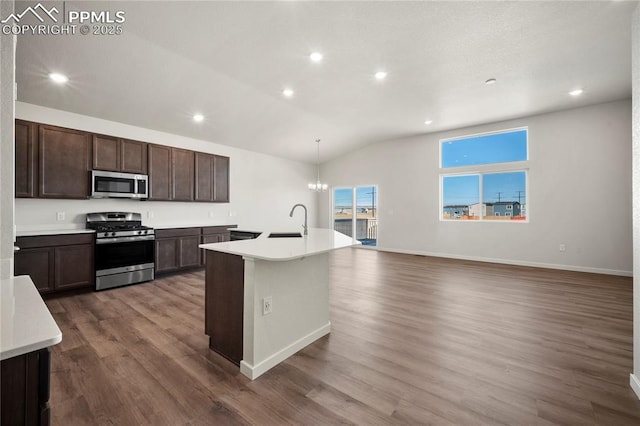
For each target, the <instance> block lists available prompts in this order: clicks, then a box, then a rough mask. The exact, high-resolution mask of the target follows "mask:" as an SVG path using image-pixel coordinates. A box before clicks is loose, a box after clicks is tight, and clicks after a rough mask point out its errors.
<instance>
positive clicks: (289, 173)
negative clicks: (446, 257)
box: [15, 102, 316, 232]
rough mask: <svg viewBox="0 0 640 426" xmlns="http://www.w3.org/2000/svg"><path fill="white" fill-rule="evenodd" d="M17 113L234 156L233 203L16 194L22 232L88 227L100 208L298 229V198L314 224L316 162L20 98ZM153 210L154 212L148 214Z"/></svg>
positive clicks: (163, 220)
mask: <svg viewBox="0 0 640 426" xmlns="http://www.w3.org/2000/svg"><path fill="white" fill-rule="evenodd" d="M16 117H17V118H20V119H24V120H30V121H36V122H39V123H47V124H53V125H57V126H63V127H70V128H73V129H80V130H86V131H91V132H96V133H103V134H107V135H113V136H120V137H124V138H128V139H135V140H140V141H145V142H153V143H157V144H161V145H168V146H176V147H181V148H187V149H192V150H194V151H201V152H209V153H214V154H220V155H225V156H228V157H230V159H231V160H230V163H231V169H230V182H231V183H230V199H231V202H230V203H223V204H219V203H193V202H160V201H134V200H113V199H106V200H105V199H91V200H48V199H17V200H16V219H15V222H16V226H17V229H18V232H20V231H28V230H43V229H59V228H74V227H84V220H85V214H86V213H87V212H96V211H135V212H140V213H142V214H143V222H144V223H145V224H146V225H151V226H163V225H164V226H167V225H171V226H185V225H204V224H210V225H217V224H238V225H240V226H241V227H249V228H253V227H258V228H261V227H264V226H277V227H293V228H296V229H297V227H298V226H299V225H300V224H302V222H303V220H302V218H301V217H296V216H295V215H294V218H293V219H291V218H289V210H290V209H291V207H292V206H293V204H295V203H304V204H305V205H307V207H308V208H309V212H310V217H309V223H310V224H315V223H316V220H315V217H316V216H315V214H314V212H315V211H316V196H315V194H314V193H311V192H310V191H309V190H308V189H307V184H308V182H309V181H310V180H311V179H312V178H313V176H314V172H315V166H314V165H311V164H305V163H299V162H295V161H289V160H285V159H281V158H277V157H273V156H270V155H265V154H260V153H256V152H252V151H247V150H243V149H237V148H232V147H229V146H225V145H219V144H214V143H211V142H207V141H203V140H197V139H192V138H187V137H182V136H178V135H172V134H169V133H163V132H158V131H155V130H150V129H144V128H140V127H134V126H129V125H126V124H122V123H116V122H112V121H107V120H102V119H98V118H94V117H88V116H82V115H78V114H73V113H69V112H65V111H60V110H53V109H49V108H44V107H41V106H37V105H31V104H26V103H21V102H17V103H16ZM57 212H64V213H65V216H66V219H65V220H64V221H57V220H56V213H57ZM148 212H151V214H152V215H153V217H149V215H148V214H147V213H148ZM211 214H212V215H213V217H211V216H210V215H211Z"/></svg>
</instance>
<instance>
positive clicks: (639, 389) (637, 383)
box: [629, 373, 640, 399]
mask: <svg viewBox="0 0 640 426" xmlns="http://www.w3.org/2000/svg"><path fill="white" fill-rule="evenodd" d="M629 384H630V385H631V389H633V391H634V392H635V393H636V396H637V397H638V399H640V380H638V378H637V377H636V375H635V374H633V373H632V374H629Z"/></svg>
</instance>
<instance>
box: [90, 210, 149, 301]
mask: <svg viewBox="0 0 640 426" xmlns="http://www.w3.org/2000/svg"><path fill="white" fill-rule="evenodd" d="M141 219H142V216H141V215H140V213H127V212H103V213H87V228H89V229H94V230H95V231H96V247H95V257H94V259H95V265H96V290H104V289H107V288H112V287H119V286H123V285H128V284H134V283H139V282H143V281H150V280H152V279H153V278H154V259H155V254H154V253H155V251H154V250H155V239H156V236H155V231H154V230H153V228H149V227H146V226H143V225H142V220H141Z"/></svg>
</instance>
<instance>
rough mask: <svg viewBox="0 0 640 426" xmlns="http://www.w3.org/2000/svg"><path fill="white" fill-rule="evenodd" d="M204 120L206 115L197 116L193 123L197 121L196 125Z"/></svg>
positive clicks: (194, 117)
mask: <svg viewBox="0 0 640 426" xmlns="http://www.w3.org/2000/svg"><path fill="white" fill-rule="evenodd" d="M202 120H204V115H202V114H195V115H194V116H193V121H195V122H196V123H200V122H201V121H202Z"/></svg>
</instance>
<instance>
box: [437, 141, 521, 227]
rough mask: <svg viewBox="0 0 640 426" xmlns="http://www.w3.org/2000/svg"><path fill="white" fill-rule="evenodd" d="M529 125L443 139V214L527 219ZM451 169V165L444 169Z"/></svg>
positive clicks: (463, 217) (460, 217) (446, 217)
mask: <svg viewBox="0 0 640 426" xmlns="http://www.w3.org/2000/svg"><path fill="white" fill-rule="evenodd" d="M527 143H528V141H527V129H516V130H510V131H504V132H497V133H490V134H483V135H475V136H469V137H463V138H457V139H447V140H443V141H442V143H441V151H440V152H441V160H440V164H441V170H443V171H451V172H455V173H450V174H442V175H441V182H440V184H441V187H440V189H441V191H440V192H441V196H442V198H441V206H442V210H441V212H442V215H441V219H442V220H474V221H481V220H494V221H495V220H500V221H526V220H527V170H526V169H525V168H521V167H522V166H524V167H526V166H527V164H526V161H527V160H528V146H527ZM445 169H447V170H445Z"/></svg>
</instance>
